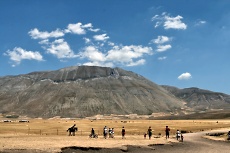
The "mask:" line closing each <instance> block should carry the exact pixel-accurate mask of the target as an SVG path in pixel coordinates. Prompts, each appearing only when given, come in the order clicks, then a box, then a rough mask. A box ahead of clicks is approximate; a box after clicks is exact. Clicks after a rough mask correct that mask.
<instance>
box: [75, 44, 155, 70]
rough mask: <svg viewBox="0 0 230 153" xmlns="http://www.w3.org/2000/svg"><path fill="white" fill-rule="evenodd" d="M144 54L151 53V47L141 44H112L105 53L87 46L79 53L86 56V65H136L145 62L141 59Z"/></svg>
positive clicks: (83, 56)
mask: <svg viewBox="0 0 230 153" xmlns="http://www.w3.org/2000/svg"><path fill="white" fill-rule="evenodd" d="M144 54H149V55H151V54H152V48H151V47H142V46H134V45H131V46H114V47H113V48H112V49H110V50H109V51H108V52H107V53H103V52H101V51H99V49H98V48H97V47H95V46H88V47H85V48H84V49H83V51H82V52H81V53H80V54H79V56H80V57H81V58H86V59H87V60H89V62H87V63H85V64H87V65H92V64H96V65H110V66H111V65H114V64H115V65H116V64H118V65H125V66H136V65H143V64H145V60H144V59H142V57H143V55H144Z"/></svg>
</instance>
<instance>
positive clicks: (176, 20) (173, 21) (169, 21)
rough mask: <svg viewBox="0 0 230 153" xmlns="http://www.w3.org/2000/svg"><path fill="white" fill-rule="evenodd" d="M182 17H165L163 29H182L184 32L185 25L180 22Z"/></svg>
mask: <svg viewBox="0 0 230 153" xmlns="http://www.w3.org/2000/svg"><path fill="white" fill-rule="evenodd" d="M181 19H183V17H182V16H179V15H178V16H176V17H169V16H165V22H164V27H165V29H182V30H185V29H186V28H187V25H186V24H185V23H183V22H182V21H181Z"/></svg>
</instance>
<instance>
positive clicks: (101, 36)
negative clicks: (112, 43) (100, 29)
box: [93, 34, 109, 41]
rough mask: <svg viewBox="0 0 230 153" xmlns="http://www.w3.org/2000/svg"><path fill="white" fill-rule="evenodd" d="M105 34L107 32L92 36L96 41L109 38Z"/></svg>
mask: <svg viewBox="0 0 230 153" xmlns="http://www.w3.org/2000/svg"><path fill="white" fill-rule="evenodd" d="M106 35H107V34H101V35H95V36H93V38H94V39H95V40H96V41H105V40H107V39H109V36H106Z"/></svg>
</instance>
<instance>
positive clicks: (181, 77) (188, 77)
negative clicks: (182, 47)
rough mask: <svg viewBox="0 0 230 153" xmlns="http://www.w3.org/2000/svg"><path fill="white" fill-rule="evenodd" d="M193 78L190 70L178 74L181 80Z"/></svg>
mask: <svg viewBox="0 0 230 153" xmlns="http://www.w3.org/2000/svg"><path fill="white" fill-rule="evenodd" d="M191 78H192V75H191V74H190V73H188V72H186V73H182V74H181V75H180V76H178V79H179V80H189V79H191Z"/></svg>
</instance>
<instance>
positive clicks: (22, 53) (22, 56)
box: [4, 47, 43, 66]
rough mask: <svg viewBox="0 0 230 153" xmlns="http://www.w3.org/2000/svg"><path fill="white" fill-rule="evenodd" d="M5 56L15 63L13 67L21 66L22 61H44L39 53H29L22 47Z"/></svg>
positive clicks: (9, 51)
mask: <svg viewBox="0 0 230 153" xmlns="http://www.w3.org/2000/svg"><path fill="white" fill-rule="evenodd" d="M4 55H6V56H9V57H10V59H11V60H12V61H13V62H14V64H13V65H12V66H15V64H16V65H18V64H20V63H21V61H22V60H37V61H43V57H42V55H41V54H40V53H39V52H37V51H35V52H34V51H27V50H25V49H22V48H20V47H15V48H14V49H13V50H8V51H6V53H4Z"/></svg>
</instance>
